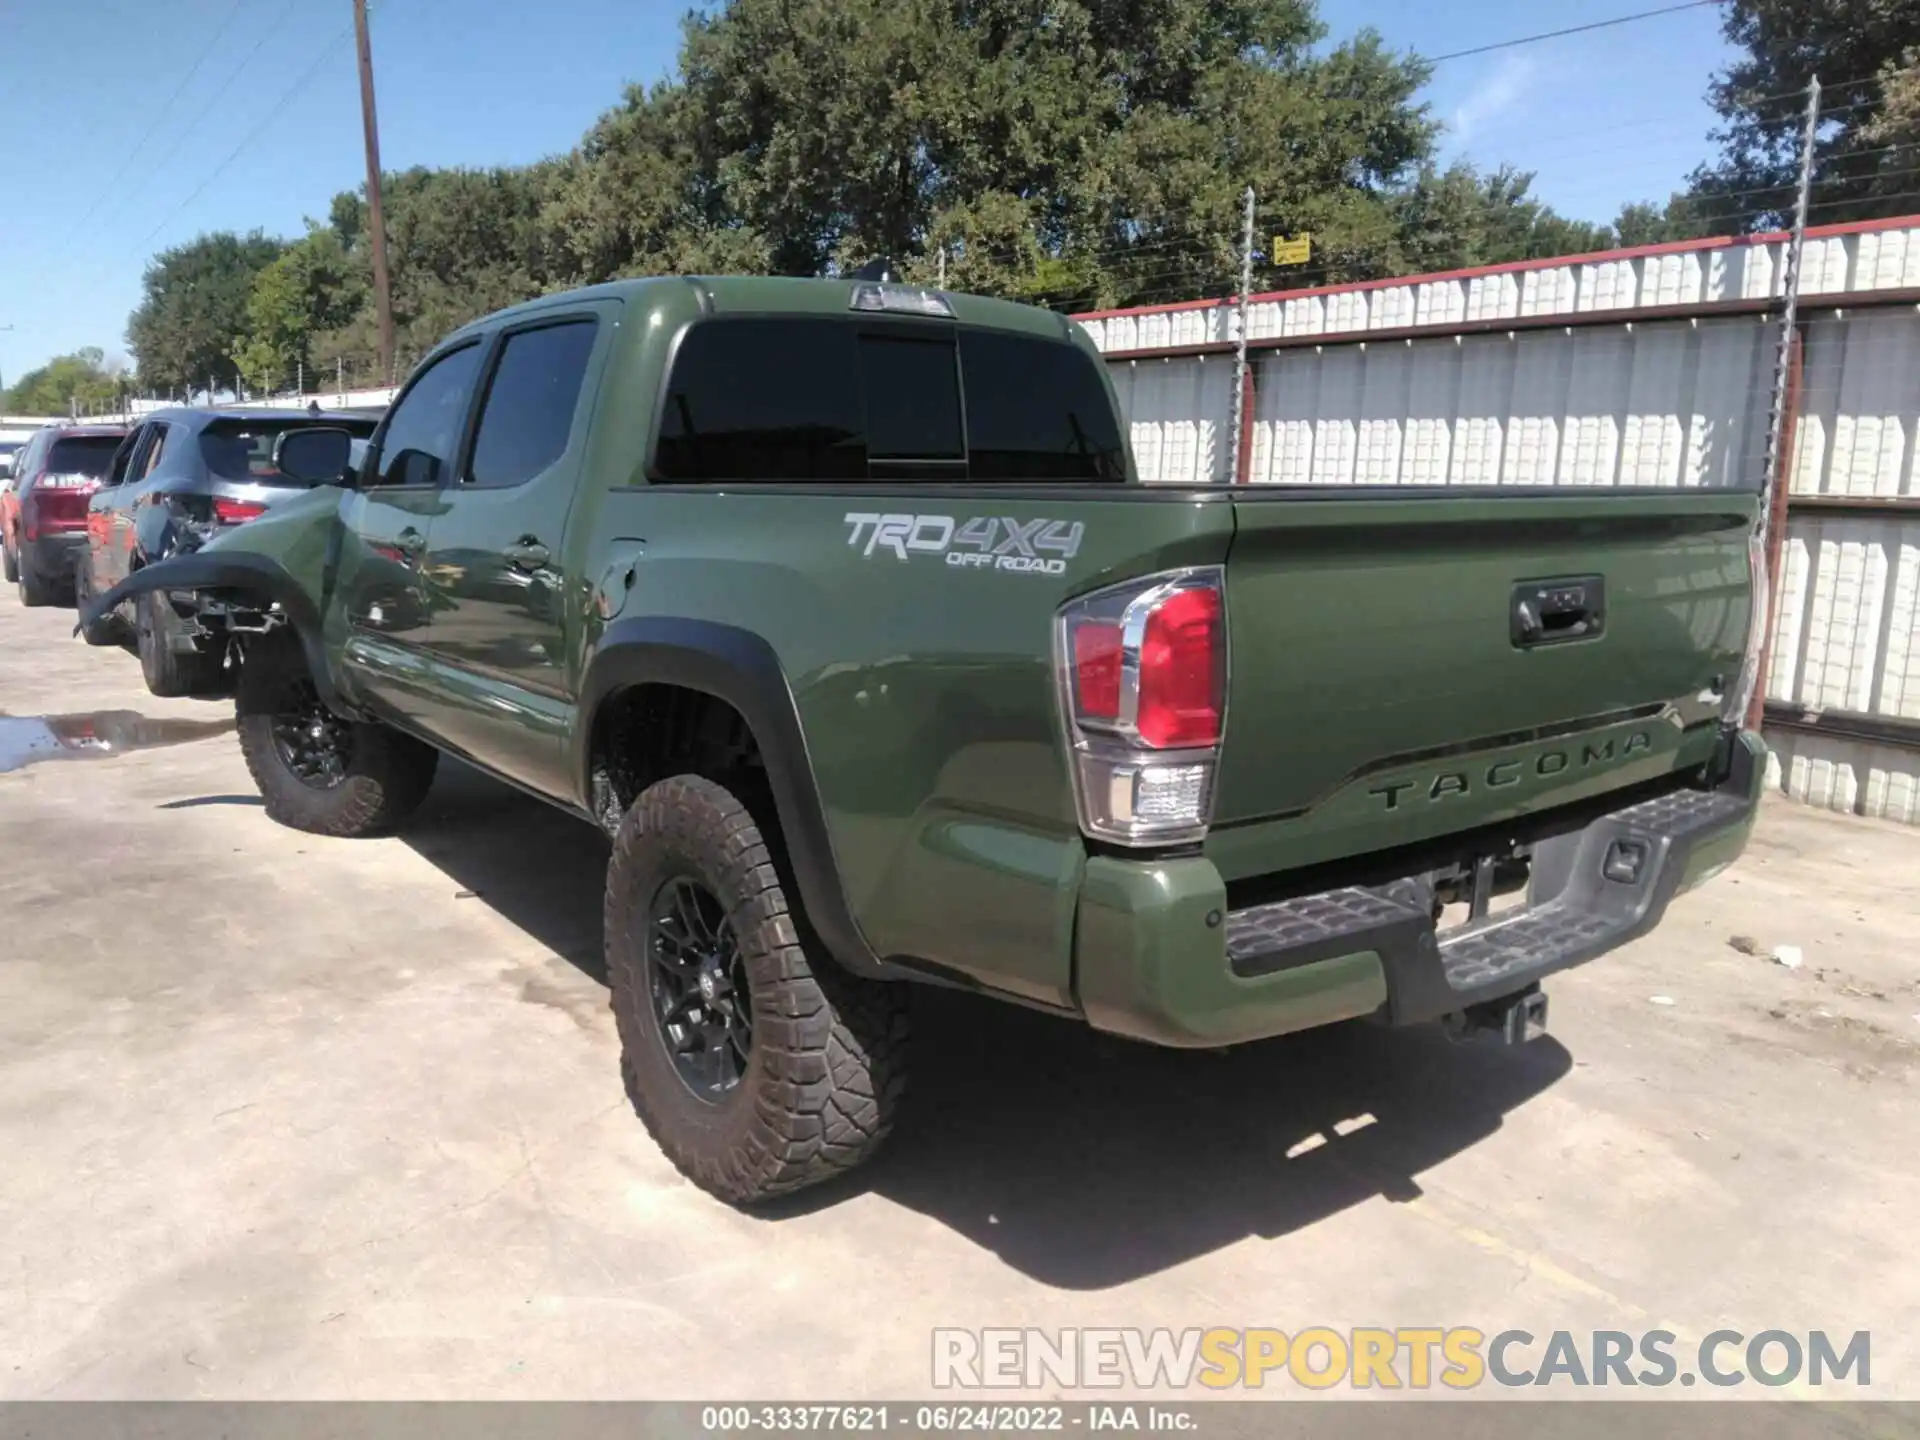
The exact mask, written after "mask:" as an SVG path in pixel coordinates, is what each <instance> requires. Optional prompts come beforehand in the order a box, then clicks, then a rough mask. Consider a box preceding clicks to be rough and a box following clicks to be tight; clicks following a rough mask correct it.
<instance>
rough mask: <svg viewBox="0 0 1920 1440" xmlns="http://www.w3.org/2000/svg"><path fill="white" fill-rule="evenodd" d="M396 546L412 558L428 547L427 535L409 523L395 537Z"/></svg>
mask: <svg viewBox="0 0 1920 1440" xmlns="http://www.w3.org/2000/svg"><path fill="white" fill-rule="evenodd" d="M393 544H394V548H395V549H396V550H398V551H399V552H400V553H401V554H403V555H405V556H407V557H408V558H409V559H411V558H412V557H413V556H416V555H418V554H420V553H421V552H422V551H424V550H425V549H426V548H427V537H426V536H424V535H422V534H421V533H420V532H419V531H418V530H416V529H414V528H413V527H412V526H411V525H409V526H408V527H407V528H406V529H404V530H402V531H401V532H400V533H399V534H398V535H396V536H394V537H393Z"/></svg>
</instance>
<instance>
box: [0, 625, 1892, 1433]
mask: <svg viewBox="0 0 1920 1440" xmlns="http://www.w3.org/2000/svg"><path fill="white" fill-rule="evenodd" d="M71 623H72V612H71V611H66V610H41V611H24V610H22V609H20V608H19V606H18V605H17V603H16V602H15V601H14V600H13V599H12V597H11V593H10V592H9V593H8V594H7V595H5V596H4V597H0V708H3V709H4V710H6V711H7V712H9V713H11V714H13V715H29V714H36V715H39V714H49V713H54V712H80V711H92V710H97V709H102V708H130V709H138V710H140V711H142V712H144V713H146V714H149V715H155V716H175V717H192V718H202V719H204V718H207V717H208V716H210V715H213V716H217V715H219V714H220V713H222V707H216V706H210V705H206V704H199V703H194V702H164V701H157V700H153V699H151V698H149V697H148V696H147V695H146V694H145V692H144V690H143V688H142V686H141V684H140V676H139V670H138V667H137V665H136V664H135V662H134V661H133V660H132V659H131V657H129V656H126V655H123V654H121V653H119V652H116V651H93V650H88V649H87V648H85V647H84V646H82V645H81V644H80V642H78V641H77V640H70V639H69V638H68V637H67V631H68V628H69V627H70V625H71ZM605 856H606V850H605V846H604V844H603V843H602V842H601V841H600V839H599V838H598V837H597V836H596V835H595V834H594V832H593V831H592V830H591V829H590V828H588V827H586V826H584V825H582V824H580V823H578V822H576V821H573V820H570V819H567V818H565V817H563V816H560V815H558V814H555V813H551V812H549V811H547V810H546V809H544V808H543V807H541V806H540V805H538V804H536V803H534V802H531V801H528V800H526V799H523V798H521V797H519V796H517V795H515V794H513V793H510V792H509V791H507V790H505V789H502V788H500V787H498V786H495V785H493V784H491V783H489V782H486V781H484V780H481V779H479V778H478V777H476V776H474V775H472V774H471V773H448V774H446V775H445V777H444V778H443V780H442V781H441V783H440V785H439V787H438V788H437V790H436V792H435V794H434V796H433V797H432V799H431V800H430V801H429V802H428V806H427V808H426V810H425V811H424V813H423V814H422V815H421V816H420V817H419V819H418V820H417V821H416V822H415V823H414V824H412V825H411V826H410V827H409V828H408V829H407V831H406V833H405V834H404V835H403V836H401V837H399V838H396V839H391V840H384V841H374V842H361V843H352V842H341V841H326V840H321V839H317V838H314V837H310V836H305V835H300V834H296V833H294V832H292V831H288V830H284V829H281V828H278V827H277V826H275V825H274V824H272V823H271V822H269V821H268V820H267V819H266V817H265V815H264V814H263V813H262V812H261V810H260V808H259V806H258V803H257V801H256V799H255V796H254V792H253V789H252V786H251V785H250V783H249V781H248V779H247V776H246V772H245V770H244V769H243V767H242V765H241V762H240V758H239V755H238V753H237V750H236V747H235V745H234V743H233V742H232V740H231V739H230V738H228V737H224V736H223V737H220V738H216V739H211V740H201V741H199V742H197V743H193V744H189V745H184V746H179V747H175V748H167V749H159V750H153V751H149V752H146V753H139V754H133V755H130V756H126V757H124V758H119V759H114V760H110V761H108V760H102V761H91V762H74V761H60V762H55V763H47V764H39V765H35V766H33V767H31V768H28V769H24V770H20V771H18V772H16V773H13V774H6V775H0V917H3V919H4V928H0V936H4V939H3V940H0V1297H3V1298H0V1398H21V1397H29V1396H60V1397H135V1396H141V1397H195V1396H203V1397H213V1396H217V1397H225V1398H248V1399H253V1398H266V1397H292V1396H302V1397H349V1396H352V1397H473V1398H502V1397H616V1396H618V1397H649V1398H655V1397H658V1398H664V1397H673V1398H687V1399H699V1398H708V1399H713V1398H723V1397H725V1398H747V1397H775V1398H777V1397H786V1398H817V1399H824V1398H854V1397H898V1398H908V1397H915V1396H925V1395H928V1394H930V1393H932V1392H931V1389H930V1387H931V1376H930V1351H931V1347H930V1341H929V1332H930V1331H931V1330H932V1329H934V1328H935V1327H943V1326H963V1327H973V1326H1045V1327H1064V1326H1119V1325H1126V1326H1154V1325H1165V1326H1172V1327H1177V1328H1185V1327H1189V1326H1208V1325H1228V1326H1235V1327H1242V1326H1257V1325H1271V1326H1276V1327H1279V1328H1281V1329H1283V1330H1287V1331H1290V1332H1292V1331H1297V1330H1299V1329H1301V1328H1303V1327H1306V1326H1309V1325H1329V1326H1333V1327H1336V1328H1340V1329H1345V1328H1347V1327H1350V1326H1354V1325H1383V1326H1390V1327H1391V1326H1413V1325H1473V1326H1477V1327H1479V1328H1481V1329H1483V1330H1485V1331H1488V1332H1493V1331H1496V1330H1500V1329H1505V1328H1509V1327H1521V1328H1525V1329H1528V1330H1531V1331H1534V1332H1536V1333H1537V1334H1539V1335H1540V1336H1542V1337H1543V1340H1544V1336H1545V1335H1546V1333H1547V1332H1550V1331H1553V1330H1555V1329H1570V1330H1578V1331H1586V1330H1591V1329H1595V1328H1607V1329H1621V1330H1628V1331H1641V1330H1646V1329H1651V1328H1661V1327H1664V1328H1667V1329H1671V1330H1673V1331H1675V1332H1677V1333H1678V1334H1679V1335H1680V1336H1682V1337H1683V1344H1684V1343H1686V1342H1687V1341H1688V1340H1694V1341H1697V1339H1698V1338H1699V1337H1701V1336H1702V1335H1704V1334H1706V1333H1707V1332H1709V1331H1712V1330H1714V1329H1717V1328H1720V1327H1723V1326H1724V1327H1727V1328H1732V1329H1736V1330H1739V1331H1742V1332H1744V1333H1746V1334H1749V1335H1750V1334H1753V1333H1756V1332H1758V1331H1761V1330H1764V1329H1769V1328H1785V1329H1790V1330H1798V1331H1801V1332H1803V1333H1804V1332H1805V1331H1807V1330H1809V1329H1815V1328H1824V1329H1826V1330H1828V1331H1832V1332H1840V1333H1841V1335H1842V1336H1844V1335H1847V1334H1850V1333H1851V1332H1853V1331H1855V1330H1860V1329H1866V1330H1870V1331H1872V1378H1873V1389H1872V1392H1871V1394H1872V1395H1873V1396H1874V1397H1876V1398H1890V1397H1906V1398H1916V1397H1920V1341H1916V1336H1917V1335H1920V1303H1917V1301H1920V1259H1917V1258H1916V1255H1915V1246H1914V1243H1913V1240H1912V1234H1913V1227H1914V1225H1915V1222H1916V1217H1920V1203H1916V1202H1920V1183H1916V1170H1917V1169H1920V1165H1917V1164H1916V1161H1915V1158H1914V1157H1915V1153H1916V1142H1917V1141H1920V1115H1916V1112H1915V1107H1914V1105H1913V1103H1912V1102H1913V1097H1914V1076H1915V1062H1916V1058H1917V1057H1920V958H1916V953H1915V940H1916V937H1917V936H1920V832H1915V831H1913V830H1906V829H1900V828H1896V827H1893V826H1890V825H1885V824H1880V823H1876V822H1870V821H1853V820H1847V819H1842V818H1839V817H1836V816H1833V815H1830V814H1825V813H1822V812H1818V811H1810V810H1803V809H1798V808H1794V807H1792V806H1791V805H1789V804H1787V803H1784V802H1782V803H1770V804H1769V806H1768V809H1767V811H1766V814H1765V816H1764V819H1763V822H1762V826H1761V832H1760V835H1759V838H1758V840H1757V842H1756V844H1755V845H1754V847H1753V849H1752V851H1751V852H1750V854H1749V856H1748V857H1747V858H1746V859H1745V860H1744V861H1743V862H1742V863H1741V864H1740V865H1739V866H1738V867H1737V868H1736V869H1735V870H1734V871H1733V872H1731V873H1729V874H1728V875H1726V876H1724V877H1722V878H1721V879H1719V880H1717V881H1715V882H1714V883H1713V884H1711V885H1710V886H1708V887H1707V888H1706V889H1705V890H1703V891H1702V892H1700V893H1697V894H1695V895H1693V896H1690V897H1688V898H1686V899H1684V900H1683V901H1682V902H1680V903H1679V904H1678V905H1677V906H1676V907H1675V909H1674V910H1673V912H1672V913H1671V915H1670V917H1669V919H1668V921H1667V923H1666V925H1665V926H1664V927H1663V928H1662V929H1661V930H1660V931H1659V932H1658V933H1656V934H1655V935H1653V936H1652V937H1650V938H1648V939H1646V940H1643V941H1641V942H1640V943H1638V944H1636V945H1634V946H1632V947H1630V948H1629V949H1627V950H1624V951H1622V952H1620V953H1618V954H1615V955H1612V956H1609V957H1607V958H1605V959H1603V960H1601V961H1599V962H1597V963H1595V964H1593V965H1591V966H1588V967H1586V968H1584V969H1582V970H1579V971H1577V972H1574V973H1572V974H1569V975H1566V976H1564V977H1561V978H1559V979H1557V980H1556V981H1554V982H1553V983H1552V984H1551V985H1550V993H1551V994H1552V997H1553V1019H1554V1027H1555V1028H1554V1031H1553V1034H1552V1036H1551V1038H1548V1039H1545V1040H1542V1041H1539V1042H1537V1043H1535V1044H1533V1045H1531V1046H1528V1047H1526V1048H1525V1049H1524V1050H1521V1051H1518V1052H1507V1051H1501V1050H1498V1049H1493V1048H1486V1047H1483V1046H1479V1045H1472V1046H1454V1045H1449V1044H1448V1043H1446V1042H1445V1041H1444V1040H1443V1039H1441V1038H1440V1037H1439V1036H1438V1035H1436V1034H1433V1033H1429V1032H1425V1031H1419V1032H1403V1033H1386V1032H1382V1031H1378V1030H1374V1029H1370V1028H1367V1027H1364V1026H1353V1027H1343V1028H1340V1029H1337V1030H1335V1031H1332V1032H1327V1033H1322V1034H1319V1035H1316V1036H1309V1037H1305V1038H1302V1039H1299V1040H1295V1041H1291V1042H1281V1043H1275V1044H1270V1045H1265V1046H1257V1047H1252V1048H1248V1049H1245V1050H1241V1051H1237V1052H1234V1053H1231V1054H1227V1055H1205V1054H1170V1053H1160V1052H1155V1051H1152V1050H1147V1049H1143V1048H1136V1047H1133V1046H1130V1045H1126V1044H1121V1043H1117V1042H1112V1041H1108V1040H1105V1039H1102V1038H1100V1037H1097V1036H1094V1035H1092V1034H1091V1033H1089V1032H1086V1031H1084V1030H1081V1029H1079V1028H1076V1027H1073V1026H1070V1025H1067V1024H1065V1023H1062V1022H1058V1021H1054V1020H1051V1019H1047V1018H1044V1017H1040V1016H1036V1015H1031V1014H1027V1013H1024V1012H1020V1011H1015V1010H1009V1009H1003V1008H1000V1007H996V1006H992V1005H988V1004H985V1003H981V1002H977V1001H973V1000H970V999H967V998H965V997H953V996H947V995H940V994H928V995H927V996H926V1003H925V1004H924V1005H922V1006H921V1007H920V1009H919V1012H918V1024H919V1026H920V1046H919V1050H918V1053H917V1069H916V1072H915V1077H914V1082H913V1102H914V1104H913V1110H912V1113H911V1116H910V1118H909V1120H908V1121H907V1123H906V1124H905V1125H904V1127H903V1129H902V1130H901V1132H900V1133H898V1134H897V1136H896V1138H895V1141H894V1143H893V1145H892V1147H891V1148H890V1150H889V1151H888V1152H887V1153H886V1154H885V1155H884V1156H883V1158H882V1159H881V1160H880V1161H879V1162H878V1163H877V1164H875V1165H874V1166H872V1167H871V1168H870V1169H869V1170H868V1171H867V1172H865V1173H864V1174H863V1175H862V1176H860V1177H859V1179H858V1181H857V1183H851V1184H848V1185H845V1186H844V1187H843V1188H839V1189H836V1190H834V1191H831V1192H829V1193H826V1194H817V1195H815V1196H812V1197H809V1198H808V1199H807V1200H806V1201H805V1202H804V1203H798V1204H793V1205H790V1206H789V1207H788V1208H787V1209H785V1210H784V1211H782V1212H780V1213H779V1214H777V1215H775V1216H772V1217H769V1218H749V1217H747V1216H743V1215H740V1214H737V1213H735V1212H733V1211H730V1210H728V1209H726V1208H724V1207H722V1206H720V1205H718V1204H716V1203H715V1202H713V1201H711V1200H709V1199H707V1198H706V1197H705V1196H704V1195H702V1194H701V1193H700V1192H698V1191H696V1190H694V1189H692V1188H691V1187H689V1186H688V1185H686V1184H685V1183H684V1182H682V1181H681V1180H680V1178H679V1177H678V1176H677V1175H676V1174H675V1172H674V1171H673V1170H672V1168H671V1167H670V1166H668V1165H667V1164H666V1162H665V1161H663V1160H662V1159H661V1157H660V1155H659V1154H658V1153H657V1151H656V1150H655V1149H654V1148H653V1146H652V1144H651V1143H650V1141H649V1140H648V1138H647V1136H646V1133H645V1132H644V1131H643V1130H642V1128H641V1127H640V1125H639V1123H638V1121H637V1120H636V1119H635V1118H634V1116H633V1114H632V1112H631V1111H630V1110H629V1108H628V1105H627V1102H626V1099H625V1098H624V1096H623V1094H622V1091H621V1086H620V1082H619V1078H618V1075H617V1071H616V1055H617V1047H616V1044H615V1039H614V1033H613V1026H612V1023H611V1020H610V1017H609V1015H608V1013H607V1006H606V994H605V990H604V988H603V987H602V985H601V983H600V980H599V978H598V976H597V973H596V971H597V952H598V949H599V897H600V885H601V872H602V867H603V865H604V862H605ZM1734 936H1744V937H1750V938H1751V939H1752V940H1754V941H1756V942H1758V946H1759V948H1760V950H1761V954H1760V955H1757V956H1756V955H1750V954H1746V953H1742V952H1741V951H1740V950H1739V949H1736V948H1734V947H1733V946H1732V945H1730V944H1729V939H1730V937H1734ZM1782 942H1784V943H1790V944H1793V945H1797V946H1799V947H1800V948H1801V949H1802V951H1803V952H1804V955H1805V964H1804V965H1803V966H1802V967H1801V968H1799V969H1797V970H1790V969H1787V968H1784V967H1782V966H1780V965H1778V964H1775V963H1773V962H1772V961H1771V960H1769V959H1767V958H1765V952H1766V950H1767V949H1768V948H1769V947H1771V946H1772V945H1774V944H1776V943H1782ZM1656 997H1659V998H1658V999H1656ZM1665 1002H1671V1003H1665ZM1316 1137H1318V1139H1316ZM1538 1359H1539V1352H1538V1350H1537V1349H1536V1350H1535V1351H1534V1352H1533V1353H1532V1356H1531V1359H1530V1361H1529V1363H1537V1361H1538ZM1269 1393H1271V1392H1269ZM1481 1393H1482V1394H1486V1393H1488V1392H1485V1391H1483V1392H1481ZM1557 1393H1561V1394H1565V1393H1567V1392H1565V1391H1559V1392H1557ZM1642 1393H1644V1392H1642ZM1665 1393H1667V1394H1669V1395H1672V1394H1674V1393H1675V1392H1673V1391H1668V1392H1665ZM1697 1393H1705V1392H1697ZM1727 1393H1736V1394H1745V1395H1749V1396H1751V1395H1753V1394H1755V1393H1756V1392H1755V1391H1753V1390H1751V1389H1748V1390H1746V1391H1736V1392H1727ZM1774 1393H1778V1392H1774ZM1826 1393H1828V1394H1831V1393H1832V1392H1831V1391H1828V1392H1826ZM947 1398H951V1395H950V1394H949V1396H948V1397H947Z"/></svg>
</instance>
